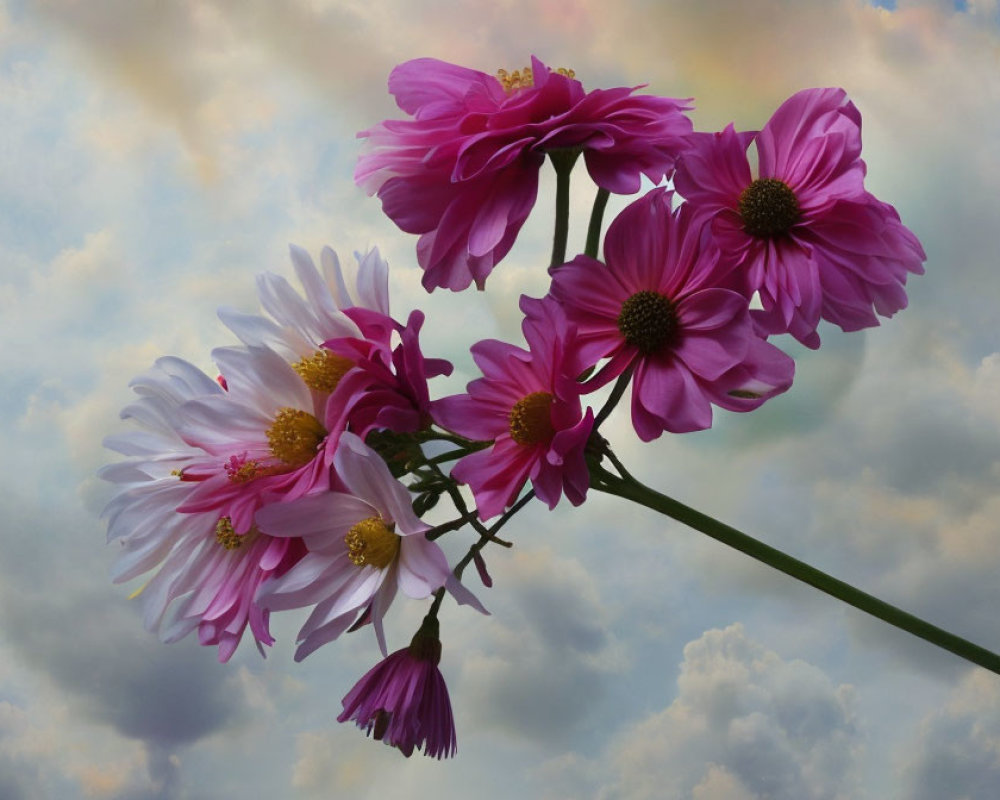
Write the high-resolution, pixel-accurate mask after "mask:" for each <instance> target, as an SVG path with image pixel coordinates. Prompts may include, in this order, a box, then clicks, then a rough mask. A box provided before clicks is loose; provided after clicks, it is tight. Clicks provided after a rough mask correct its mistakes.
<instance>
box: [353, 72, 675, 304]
mask: <svg viewBox="0 0 1000 800" xmlns="http://www.w3.org/2000/svg"><path fill="white" fill-rule="evenodd" d="M530 72H531V77H530V78H527V80H522V81H519V82H518V83H517V84H516V85H512V86H508V87H507V88H505V86H504V84H503V83H502V82H501V80H499V79H498V78H497V77H494V76H492V75H487V74H485V73H482V72H478V71H476V70H471V69H466V68H463V67H459V66H456V65H454V64H448V63H445V62H443V61H438V60H436V59H430V58H421V59H416V60H413V61H408V62H406V63H404V64H401V65H400V66H398V67H396V68H395V69H394V70H393V72H392V74H391V75H390V77H389V90H390V92H392V94H393V95H394V96H395V97H396V102H397V104H398V105H399V107H400V108H401V109H402V110H403V111H404V112H406V113H408V114H410V115H411V116H412V117H413V119H411V120H387V121H385V122H382V123H380V124H379V125H376V126H375V127H373V128H371V129H369V130H367V131H363V132H362V133H360V134H359V136H362V137H364V138H366V139H367V149H366V151H365V152H364V153H363V155H362V156H361V158H360V160H359V162H358V166H357V169H356V170H355V180H356V182H357V183H358V184H359V185H360V186H362V187H364V188H365V189H366V190H367V191H368V192H369V193H370V194H375V193H377V194H378V196H379V197H380V198H381V200H382V208H383V210H384V211H385V213H386V214H387V215H388V216H389V217H390V218H391V219H392V220H393V221H394V222H395V223H396V224H397V225H398V226H399V227H400V228H401V229H402V230H404V231H406V232H407V233H415V234H419V235H420V241H419V242H418V245H417V257H418V261H419V263H420V266H421V267H422V268H423V269H424V270H425V275H424V280H423V283H424V286H425V288H427V289H428V290H431V289H434V288H436V287H439V286H443V287H447V288H449V289H453V290H459V289H464V288H466V287H468V286H469V285H470V284H471V283H473V282H475V283H476V285H477V286H478V287H479V288H482V287H483V284H484V282H485V280H486V278H487V276H488V275H489V273H490V271H491V270H492V269H493V267H494V266H495V265H496V264H497V262H499V261H500V259H501V258H503V257H504V255H506V253H507V252H508V251H509V250H510V248H511V246H512V245H513V243H514V240H515V238H516V237H517V233H518V231H519V230H520V228H521V226H522V225H523V223H524V221H525V220H526V219H527V217H528V214H529V212H530V211H531V208H532V206H533V205H534V202H535V195H536V193H537V187H538V170H539V168H540V167H541V165H542V163H543V162H544V160H545V154H546V153H548V152H552V151H562V150H567V151H577V152H579V151H582V152H583V154H584V159H585V161H586V165H587V169H588V171H589V172H590V175H591V177H592V178H593V179H594V181H595V182H597V184H598V185H599V186H601V187H603V188H605V189H607V190H608V191H611V192H617V193H632V192H636V191H638V189H639V186H640V178H641V176H643V175H645V176H646V177H648V178H649V179H650V180H652V181H653V182H654V183H657V182H659V181H660V180H662V179H663V178H664V177H665V176H667V175H669V173H670V172H671V171H672V169H673V166H674V162H675V159H676V157H677V153H678V151H679V150H680V148H681V147H682V145H683V142H684V137H685V136H686V135H687V134H688V133H690V131H691V123H690V121H689V120H688V119H687V117H685V116H684V113H683V112H684V111H685V110H687V109H688V108H689V106H688V104H687V101H681V100H674V99H670V98H664V97H655V96H649V95H633V92H634V91H635V90H634V89H628V88H615V89H608V90H601V89H597V90H593V91H590V92H585V91H584V89H583V86H582V85H581V84H580V82H579V81H577V80H575V79H574V78H573V77H571V76H570V75H568V74H563V72H560V71H553V70H550V69H549V68H548V67H547V66H546V65H545V64H543V63H542V62H541V61H539V60H538V59H537V58H534V57H533V58H532V60H531V70H530Z"/></svg>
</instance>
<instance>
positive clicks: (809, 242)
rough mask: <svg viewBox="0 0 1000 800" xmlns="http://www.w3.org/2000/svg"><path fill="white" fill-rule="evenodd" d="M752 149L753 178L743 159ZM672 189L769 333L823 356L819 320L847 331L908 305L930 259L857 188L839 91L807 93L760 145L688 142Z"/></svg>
mask: <svg viewBox="0 0 1000 800" xmlns="http://www.w3.org/2000/svg"><path fill="white" fill-rule="evenodd" d="M751 142H755V143H756V147H757V156H758V162H759V167H758V177H757V178H754V177H753V175H752V173H751V170H750V164H749V161H748V158H747V149H748V147H749V145H750V143H751ZM691 143H692V144H691V147H690V149H688V150H687V151H685V153H684V155H683V157H682V158H681V160H680V162H679V163H678V168H677V173H676V176H675V179H674V183H675V186H676V188H677V190H678V192H680V193H681V194H682V195H683V196H684V198H685V200H687V201H688V203H690V204H691V206H692V207H693V208H694V209H696V210H697V212H698V215H699V217H700V218H709V219H711V221H712V232H713V234H714V235H715V236H716V237H717V239H718V242H719V247H720V248H721V250H722V251H723V253H725V254H726V255H727V256H728V257H730V258H732V259H733V261H734V262H735V263H736V264H738V265H739V268H740V270H741V273H742V275H743V280H744V282H745V286H744V291H745V292H746V293H747V294H748V296H752V295H753V293H754V292H759V293H760V300H761V304H762V305H763V309H762V310H755V311H754V312H753V314H754V317H755V319H756V320H757V322H758V323H759V324H760V325H761V327H762V330H763V331H764V332H765V333H766V334H775V333H785V332H788V333H791V334H792V335H793V336H794V337H795V338H796V339H798V340H799V341H800V342H802V343H803V344H805V345H806V346H807V347H812V348H816V347H819V335H818V334H817V332H816V327H817V325H818V324H819V320H820V319H825V320H827V321H829V322H832V323H834V324H836V325H839V326H840V327H841V328H842V329H843V330H845V331H854V330H860V329H862V328H868V327H871V326H873V325H878V318H877V317H876V316H875V314H876V312H877V313H878V314H881V315H882V316H886V317H888V316H892V315H893V314H894V313H895V312H896V311H898V310H900V309H901V308H905V307H906V302H907V301H906V292H905V291H904V289H903V287H904V284H905V283H906V276H907V273H910V272H912V273H916V274H920V273H923V271H924V270H923V266H922V262H923V261H924V260H925V258H926V256H925V255H924V251H923V249H922V248H921V246H920V242H919V241H918V240H917V237H916V236H914V235H913V233H912V232H911V231H910V230H909V229H908V228H906V227H905V226H904V225H903V224H902V222H900V219H899V215H898V214H897V213H896V210H895V209H894V208H893V207H892V206H890V205H888V204H886V203H883V202H881V201H879V200H877V199H876V198H875V197H874V196H873V195H871V194H870V193H868V192H867V191H866V190H865V188H864V176H865V163H864V161H862V160H861V115H860V113H859V112H858V110H857V108H856V107H855V106H854V104H853V103H851V102H850V101H849V100H848V99H847V95H846V94H845V92H844V90H843V89H806V90H804V91H801V92H798V93H797V94H794V95H792V96H791V97H790V98H789V99H788V100H786V101H785V102H784V103H783V104H782V105H781V107H780V108H778V110H777V111H775V112H774V115H773V116H772V117H771V119H770V120H768V122H767V123H766V124H765V125H764V127H763V129H761V131H760V132H759V133H757V134H756V135H754V134H752V133H737V132H736V131H735V130H734V129H733V127H732V126H729V127H727V128H726V129H725V130H724V131H722V132H721V133H715V134H695V135H694V136H692V137H691Z"/></svg>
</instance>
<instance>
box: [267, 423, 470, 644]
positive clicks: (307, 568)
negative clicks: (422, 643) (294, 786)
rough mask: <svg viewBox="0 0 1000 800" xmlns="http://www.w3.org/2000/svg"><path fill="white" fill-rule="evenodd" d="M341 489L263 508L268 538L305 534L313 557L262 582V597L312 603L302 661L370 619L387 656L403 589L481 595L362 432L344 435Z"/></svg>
mask: <svg viewBox="0 0 1000 800" xmlns="http://www.w3.org/2000/svg"><path fill="white" fill-rule="evenodd" d="M334 468H335V470H336V473H337V476H338V478H339V480H340V481H341V483H342V484H343V486H344V487H345V488H346V489H347V492H346V493H343V492H319V493H316V494H311V495H309V496H306V497H302V498H300V499H298V500H296V501H294V502H289V503H275V504H272V505H268V506H265V507H264V508H262V509H261V510H260V511H258V512H257V519H256V524H257V527H258V528H259V529H260V530H262V531H266V532H267V533H268V534H269V535H271V536H276V537H291V538H296V539H298V538H301V539H302V540H303V541H304V542H305V545H306V548H307V549H308V551H309V552H308V554H307V555H306V556H305V557H304V558H303V559H302V560H301V561H300V562H298V564H297V567H298V568H297V569H292V570H289V571H288V572H287V573H286V574H285V575H284V576H283V577H282V578H280V579H277V580H274V581H271V582H269V583H268V584H266V585H264V586H262V587H261V590H260V592H259V594H258V596H257V602H258V603H260V605H261V606H262V607H264V608H267V609H270V610H279V609H286V608H302V607H304V606H310V605H314V606H315V608H314V609H313V611H312V613H311V614H310V615H309V618H308V619H307V620H306V622H305V624H304V625H303V627H302V629H301V630H300V631H299V636H298V639H299V647H298V649H297V650H296V652H295V660H296V661H301V660H302V659H303V658H305V657H306V656H307V655H309V654H310V653H311V652H313V651H314V650H315V649H316V648H318V647H320V646H321V645H324V644H326V643H327V642H330V641H333V640H334V639H336V638H337V637H338V636H340V634H342V633H344V631H346V630H347V629H348V628H350V627H351V626H352V625H354V624H355V623H363V622H367V621H368V620H369V619H370V621H371V622H372V623H373V626H374V628H375V635H376V637H377V639H378V643H379V647H380V648H381V650H382V653H383V654H385V653H386V652H388V651H387V649H386V645H385V632H384V630H383V627H382V618H383V616H384V615H385V612H386V611H387V610H388V608H389V605H390V603H392V601H393V598H394V597H395V596H396V591H397V589H398V590H401V591H402V592H403V594H405V595H407V596H408V597H412V598H415V599H422V598H425V597H428V596H429V595H430V594H431V593H432V592H434V591H435V590H436V589H438V588H440V587H441V586H445V587H446V588H447V589H448V590H449V591H450V592H451V593H452V594H453V596H455V598H456V599H457V600H458V601H459V602H460V603H471V604H472V605H473V606H475V607H476V608H478V609H479V610H481V611H483V612H484V613H485V609H483V608H482V606H481V605H480V604H479V601H478V600H476V598H475V597H474V596H473V595H472V593H471V592H469V591H468V590H467V589H465V588H464V587H463V586H462V585H461V584H460V583H459V582H458V581H457V579H455V578H454V576H453V575H452V573H451V570H450V569H449V568H448V562H447V560H446V559H445V556H444V553H443V552H442V551H441V548H440V547H438V545H437V544H435V543H434V542H431V541H428V540H427V538H426V537H425V536H424V533H425V531H427V530H429V528H430V526H429V525H427V524H426V523H424V522H422V521H421V520H420V519H419V518H418V517H417V516H416V515H415V514H414V513H413V508H412V506H411V504H410V493H409V491H408V490H407V489H406V487H405V486H403V484H401V483H400V482H399V481H397V480H395V479H394V478H393V477H392V475H391V473H390V472H389V468H388V467H387V466H386V464H385V462H384V461H383V460H382V459H381V458H380V457H379V456H378V454H377V453H375V451H374V450H372V449H371V448H370V447H368V446H367V445H366V444H364V442H362V441H361V439H360V438H358V437H357V436H355V435H354V434H352V433H344V434H343V435H342V436H341V438H340V445H339V447H338V448H337V452H336V455H335V456H334Z"/></svg>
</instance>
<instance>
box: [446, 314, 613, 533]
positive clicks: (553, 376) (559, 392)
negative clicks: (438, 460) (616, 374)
mask: <svg viewBox="0 0 1000 800" xmlns="http://www.w3.org/2000/svg"><path fill="white" fill-rule="evenodd" d="M521 309H522V310H523V311H524V312H525V313H526V314H528V317H527V318H526V319H525V322H524V324H523V326H522V327H523V330H524V336H525V339H526V341H527V343H528V348H529V349H528V350H522V349H521V348H520V347H515V346H514V345H511V344H507V343H506V342H500V341H496V340H493V339H488V340H484V341H481V342H477V343H476V344H474V345H473V346H472V348H471V351H472V357H473V358H474V359H475V361H476V364H477V365H478V366H479V368H480V369H481V370H482V372H483V377H482V378H479V379H477V380H474V381H472V382H471V383H470V384H469V385H468V387H467V389H468V394H462V395H453V396H451V397H445V398H442V399H441V400H438V401H436V402H435V403H434V404H433V406H432V413H433V415H434V419H435V421H436V422H437V423H438V424H439V425H441V426H442V427H444V428H447V429H448V430H451V431H453V432H455V433H457V434H460V435H461V436H465V437H468V438H470V439H473V440H476V441H492V442H494V444H493V446H492V447H491V448H489V449H488V450H480V451H478V452H475V453H472V454H471V455H468V456H465V457H464V458H462V459H461V460H460V461H459V462H458V463H457V464H456V465H455V467H454V468H453V469H452V473H451V474H452V476H453V477H454V478H456V479H457V480H459V481H461V482H462V483H466V484H468V485H469V487H470V488H471V489H472V493H473V494H474V495H475V498H476V506H477V508H478V511H479V515H480V517H481V518H482V519H489V518H490V517H494V516H496V515H497V514H500V513H502V512H503V510H504V509H505V508H506V507H507V506H509V505H510V504H511V503H513V502H514V500H515V499H516V498H517V495H518V494H519V493H520V491H521V488H522V487H523V486H524V484H525V482H526V481H527V480H528V479H530V480H531V484H532V486H533V487H534V490H535V494H536V495H537V496H538V498H539V499H540V500H542V501H543V502H544V503H546V504H547V505H548V506H549V508H550V509H551V508H555V506H556V504H557V503H558V502H559V498H560V497H562V495H563V494H565V495H566V498H567V499H568V500H569V501H570V502H571V503H572V504H573V505H580V504H581V503H582V502H583V501H584V499H586V495H587V488H588V486H589V485H590V477H589V474H588V471H587V464H586V460H585V459H584V448H585V447H586V444H587V439H588V438H589V437H590V432H591V430H592V429H593V426H594V415H593V412H592V411H591V409H589V408H588V409H587V411H586V413H584V412H583V410H582V408H581V403H580V394H581V392H582V391H583V387H582V386H581V384H580V383H578V382H577V377H578V376H579V375H580V373H581V371H582V370H583V368H584V366H585V365H583V364H582V363H581V362H580V360H579V358H578V355H579V353H578V351H577V350H576V349H575V344H574V335H575V330H574V328H573V326H572V325H570V324H569V323H568V322H567V320H566V315H565V314H564V313H563V311H562V309H561V308H560V307H559V306H558V305H557V304H556V303H554V302H551V301H550V300H549V301H539V300H532V299H531V298H528V297H522V298H521Z"/></svg>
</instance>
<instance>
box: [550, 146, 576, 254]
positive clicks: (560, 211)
mask: <svg viewBox="0 0 1000 800" xmlns="http://www.w3.org/2000/svg"><path fill="white" fill-rule="evenodd" d="M579 156H580V151H579V150H552V151H550V152H549V158H550V159H551V160H552V166H553V167H554V168H555V171H556V228H555V233H554V234H553V235H552V261H551V262H550V265H551V266H553V267H558V266H559V265H560V264H563V263H565V261H566V240H567V239H568V238H569V176H570V173H571V172H572V171H573V165H574V164H575V163H576V159H577V158H578V157H579Z"/></svg>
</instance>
